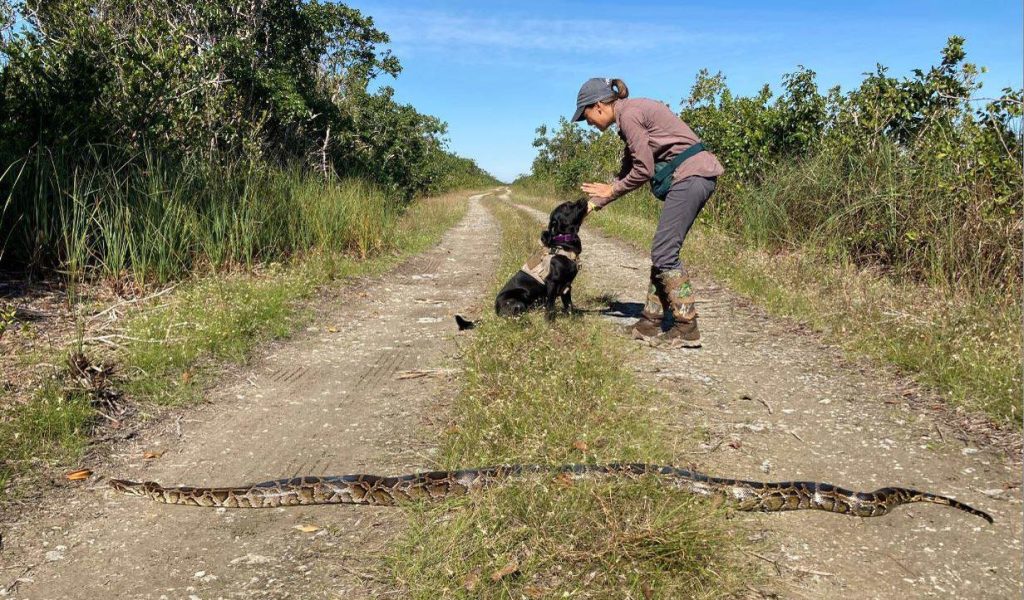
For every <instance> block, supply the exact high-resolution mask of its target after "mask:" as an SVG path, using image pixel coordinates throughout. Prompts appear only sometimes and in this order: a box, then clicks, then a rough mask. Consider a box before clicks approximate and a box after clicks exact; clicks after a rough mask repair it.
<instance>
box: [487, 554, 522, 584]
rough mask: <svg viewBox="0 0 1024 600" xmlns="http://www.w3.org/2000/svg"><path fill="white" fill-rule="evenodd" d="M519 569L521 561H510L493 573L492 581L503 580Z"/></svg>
mask: <svg viewBox="0 0 1024 600" xmlns="http://www.w3.org/2000/svg"><path fill="white" fill-rule="evenodd" d="M517 571H519V562H518V561H517V560H516V559H514V558H513V559H512V560H510V561H508V564H507V565H505V566H504V567H502V568H501V569H499V570H497V571H495V572H493V573H491V581H501V580H502V578H504V577H506V576H508V575H511V574H513V573H515V572H517Z"/></svg>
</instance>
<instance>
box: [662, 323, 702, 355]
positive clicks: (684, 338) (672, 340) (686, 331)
mask: <svg viewBox="0 0 1024 600" xmlns="http://www.w3.org/2000/svg"><path fill="white" fill-rule="evenodd" d="M661 345H663V346H666V347H668V348H700V345H701V344H700V330H699V329H698V328H697V317H694V318H693V319H691V320H689V321H679V320H677V321H676V322H675V323H673V324H672V328H671V329H669V330H668V331H666V332H665V335H663V336H661Z"/></svg>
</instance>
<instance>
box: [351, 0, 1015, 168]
mask: <svg viewBox="0 0 1024 600" xmlns="http://www.w3.org/2000/svg"><path fill="white" fill-rule="evenodd" d="M346 3H347V4H348V5H350V6H352V7H354V8H357V9H359V10H361V11H362V12H363V13H364V14H368V15H370V16H372V17H373V18H374V21H375V24H376V26H377V27H378V28H380V29H382V30H383V31H385V32H387V33H388V34H389V35H390V36H391V44H390V45H389V47H390V49H391V50H392V52H393V53H394V54H395V55H396V56H397V57H398V58H399V60H400V61H401V63H402V67H403V71H402V73H401V74H400V75H399V76H398V78H397V79H392V78H384V79H382V80H381V81H380V83H383V84H386V85H391V86H392V87H394V88H395V92H396V98H397V99H398V100H399V101H400V102H404V103H408V104H412V105H413V106H415V107H416V108H417V109H418V110H419V111H421V112H425V113H428V114H432V115H436V116H438V117H440V118H441V119H443V120H444V121H446V122H447V123H448V127H449V134H448V137H449V141H450V149H451V150H452V151H454V152H455V153H457V154H459V155H461V156H467V157H469V158H473V159H475V160H476V161H477V163H478V164H479V165H480V166H481V167H483V168H485V169H487V170H488V171H490V172H491V173H492V174H494V175H495V176H497V177H498V178H499V179H502V180H505V181H511V180H512V179H514V178H515V177H516V176H517V175H519V174H521V173H526V172H528V171H529V169H530V163H531V162H532V160H533V157H534V156H535V154H536V151H535V149H534V148H533V146H532V142H533V139H534V137H535V134H534V130H535V129H536V128H537V126H538V125H541V124H548V125H553V124H555V123H557V122H558V118H559V116H566V117H568V116H570V115H571V113H572V110H573V108H574V107H575V102H576V92H577V91H578V90H579V86H580V84H581V83H583V81H584V80H586V79H587V78H589V77H619V78H621V79H623V80H625V81H626V83H627V84H628V85H629V87H630V93H631V95H632V96H637V97H648V98H656V99H659V100H662V101H664V102H666V103H668V104H669V105H671V106H672V107H673V108H677V107H678V106H679V102H680V101H681V100H682V98H684V97H685V96H686V95H687V94H688V93H689V91H690V87H691V86H692V84H693V80H694V77H695V75H696V73H697V71H699V70H700V69H701V68H707V69H709V70H710V71H711V72H715V71H722V72H723V73H724V74H725V76H726V78H727V82H728V85H729V87H730V89H731V90H732V91H733V92H734V93H737V94H743V95H747V94H752V93H755V92H756V91H757V90H758V89H759V88H760V87H761V86H762V85H763V84H765V83H769V84H771V85H772V86H773V88H775V89H777V87H778V85H779V82H780V81H781V77H782V75H783V74H784V73H788V72H791V71H793V70H794V69H795V68H796V67H797V65H804V66H805V67H807V68H809V69H812V70H814V71H816V72H817V73H818V83H819V86H820V87H821V88H822V89H825V88H828V87H831V86H833V85H836V84H838V85H840V86H842V88H843V89H844V90H849V89H851V88H852V87H856V85H857V84H858V83H859V82H860V81H861V79H862V78H863V75H862V74H863V73H865V72H867V71H873V70H874V67H875V64H876V63H881V64H883V65H885V66H887V67H889V69H890V71H889V72H890V74H892V75H894V76H898V77H902V76H905V75H909V74H910V71H911V69H914V68H921V69H927V68H928V67H929V66H931V65H934V64H936V63H937V62H938V61H939V53H940V51H941V49H942V47H943V46H944V45H945V42H946V39H947V38H948V37H949V36H951V35H961V36H964V37H965V38H967V45H966V49H967V59H968V61H970V62H974V63H975V64H978V65H980V66H986V67H988V70H989V71H988V73H987V74H985V75H984V76H983V77H982V81H983V82H984V83H985V87H984V88H983V89H982V90H981V92H980V94H979V95H980V96H982V97H987V96H993V95H998V94H999V90H1001V89H1002V88H1004V87H1007V86H1012V87H1021V86H1022V71H1024V65H1022V63H1024V59H1022V54H1024V49H1022V27H1024V17H1022V9H1021V5H1022V3H1021V1H1020V0H975V1H973V2H962V1H961V2H951V1H939V0H935V1H930V2H929V1H915V2H900V1H898V0H892V1H889V2H875V1H873V0H862V1H860V2H843V3H837V2H827V1H825V2H803V1H794V2H775V3H771V2H747V1H742V2H728V3H711V2H701V3H697V2H690V1H677V2H670V1H663V2H628V1H624V0H620V1H618V2H605V1H603V0H589V1H586V2H577V1H567V2H555V1H548V2H536V1H533V0H520V1H517V2H498V1H491V2H470V1H464V0H450V1H443V2H442V1H432V0H424V1H420V2H408V1H406V2H396V1H387V2H385V1H379V0H352V1H350V2H346Z"/></svg>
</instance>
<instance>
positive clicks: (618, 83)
mask: <svg viewBox="0 0 1024 600" xmlns="http://www.w3.org/2000/svg"><path fill="white" fill-rule="evenodd" d="M608 85H610V86H611V88H612V92H613V93H614V94H615V96H613V99H614V100H621V99H623V98H628V97H629V88H628V87H626V82H625V81H623V80H621V79H612V80H611V81H609V82H608Z"/></svg>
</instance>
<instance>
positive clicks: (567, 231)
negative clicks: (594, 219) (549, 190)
mask: <svg viewBox="0 0 1024 600" xmlns="http://www.w3.org/2000/svg"><path fill="white" fill-rule="evenodd" d="M586 216H587V198H582V199H580V200H576V201H573V202H563V203H561V204H559V205H558V206H556V207H555V208H554V210H552V211H551V217H550V218H549V219H548V228H547V229H546V230H544V231H543V232H542V233H541V234H540V241H541V243H542V244H544V245H545V246H551V245H552V244H554V243H557V242H559V241H560V240H559V239H556V238H557V237H558V236H573V237H575V236H576V234H578V233H579V231H580V226H581V225H583V218H584V217H586ZM563 239H565V238H563ZM578 244H579V238H576V242H575V244H573V245H578Z"/></svg>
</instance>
